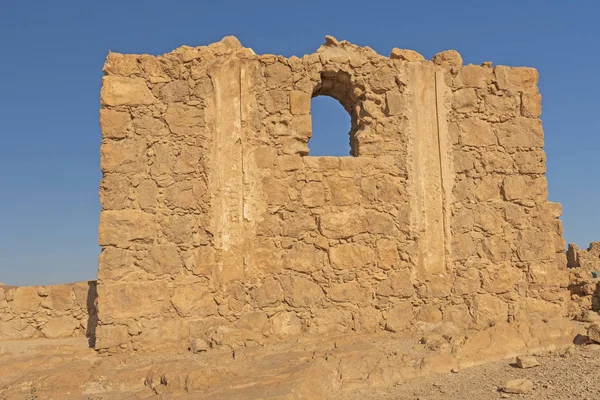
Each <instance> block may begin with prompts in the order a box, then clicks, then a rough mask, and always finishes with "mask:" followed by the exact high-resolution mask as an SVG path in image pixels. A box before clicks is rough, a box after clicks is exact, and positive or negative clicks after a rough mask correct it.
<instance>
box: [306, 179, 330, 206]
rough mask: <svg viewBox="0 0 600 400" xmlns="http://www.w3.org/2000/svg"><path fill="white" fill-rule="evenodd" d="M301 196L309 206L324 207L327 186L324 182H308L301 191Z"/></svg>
mask: <svg viewBox="0 0 600 400" xmlns="http://www.w3.org/2000/svg"><path fill="white" fill-rule="evenodd" d="M300 197H301V199H302V203H303V204H304V205H305V206H307V207H322V206H323V205H324V204H325V187H324V186H323V183H322V182H308V183H307V184H306V185H305V186H304V187H303V188H302V190H301V191H300Z"/></svg>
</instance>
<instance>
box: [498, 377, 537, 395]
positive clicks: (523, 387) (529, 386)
mask: <svg viewBox="0 0 600 400" xmlns="http://www.w3.org/2000/svg"><path fill="white" fill-rule="evenodd" d="M532 390H533V382H531V381H530V380H529V379H513V380H511V381H508V382H506V383H505V384H504V386H503V387H502V391H503V392H504V393H512V394H527V393H529V392H531V391H532Z"/></svg>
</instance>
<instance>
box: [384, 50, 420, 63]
mask: <svg viewBox="0 0 600 400" xmlns="http://www.w3.org/2000/svg"><path fill="white" fill-rule="evenodd" d="M390 58H391V59H392V60H402V61H408V62H417V61H423V60H425V57H423V56H422V55H421V54H419V53H417V52H416V51H414V50H407V49H399V48H397V47H394V48H393V49H392V53H391V54H390Z"/></svg>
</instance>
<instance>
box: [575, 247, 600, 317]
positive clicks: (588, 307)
mask: <svg viewBox="0 0 600 400" xmlns="http://www.w3.org/2000/svg"><path fill="white" fill-rule="evenodd" d="M567 260H568V266H569V273H570V280H569V282H570V284H569V290H570V291H571V298H572V300H573V302H572V303H571V312H572V315H573V316H575V317H579V318H583V319H589V317H590V314H589V313H587V311H594V312H598V311H600V242H592V243H590V247H588V249H587V250H582V249H579V248H578V247H577V245H575V244H573V243H570V244H569V247H568V249H567Z"/></svg>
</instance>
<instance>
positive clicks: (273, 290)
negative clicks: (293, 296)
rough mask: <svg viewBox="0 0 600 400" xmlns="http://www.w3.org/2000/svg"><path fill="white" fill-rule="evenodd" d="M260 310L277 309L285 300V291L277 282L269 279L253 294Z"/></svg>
mask: <svg viewBox="0 0 600 400" xmlns="http://www.w3.org/2000/svg"><path fill="white" fill-rule="evenodd" d="M251 296H252V298H253V299H254V301H256V305H257V306H258V307H259V308H264V307H275V306H277V305H278V304H279V303H281V301H282V300H283V289H282V288H281V285H280V284H279V282H278V281H277V280H275V279H274V278H267V279H266V280H264V281H263V283H262V285H261V286H259V287H258V288H256V289H254V290H253V291H252V293H251Z"/></svg>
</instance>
